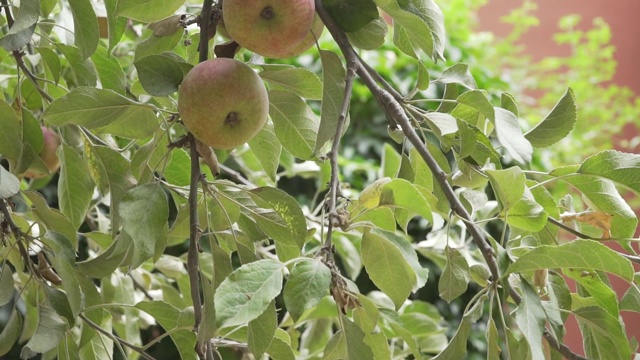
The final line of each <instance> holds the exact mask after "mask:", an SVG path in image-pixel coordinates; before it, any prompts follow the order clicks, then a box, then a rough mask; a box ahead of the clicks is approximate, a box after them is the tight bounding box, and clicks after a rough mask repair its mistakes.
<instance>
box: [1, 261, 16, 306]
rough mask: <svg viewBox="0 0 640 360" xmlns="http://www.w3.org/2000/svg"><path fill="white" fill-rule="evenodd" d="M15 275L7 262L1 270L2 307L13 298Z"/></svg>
mask: <svg viewBox="0 0 640 360" xmlns="http://www.w3.org/2000/svg"><path fill="white" fill-rule="evenodd" d="M13 291H14V289H13V275H12V273H11V268H10V267H9V265H8V264H7V263H6V262H5V263H4V264H3V265H2V267H1V268H0V306H3V305H5V304H7V303H8V302H9V301H11V299H12V298H13Z"/></svg>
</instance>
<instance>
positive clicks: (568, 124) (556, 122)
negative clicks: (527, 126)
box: [516, 88, 578, 148]
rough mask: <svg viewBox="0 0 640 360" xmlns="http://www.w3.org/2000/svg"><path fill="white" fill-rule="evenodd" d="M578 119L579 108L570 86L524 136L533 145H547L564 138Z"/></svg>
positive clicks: (538, 146)
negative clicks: (548, 111) (549, 110)
mask: <svg viewBox="0 0 640 360" xmlns="http://www.w3.org/2000/svg"><path fill="white" fill-rule="evenodd" d="M516 114H517V113H516ZM577 119H578V110H577V108H576V105H575V96H574V95H573V89H571V88H568V89H567V91H566V92H565V93H564V95H563V96H562V98H560V100H559V101H558V103H557V104H556V105H555V106H554V107H553V109H552V110H551V112H550V113H549V114H548V115H547V116H546V117H545V118H544V119H543V120H542V121H541V122H540V123H538V124H537V125H536V126H535V127H534V128H533V129H531V130H529V131H528V132H527V133H526V134H525V135H524V136H525V138H527V140H529V142H531V145H532V146H533V147H537V148H540V147H547V146H550V145H553V144H555V143H556V142H558V141H560V140H562V139H564V137H565V136H567V135H568V134H569V132H570V131H571V130H572V129H573V126H574V124H575V123H576V120H577Z"/></svg>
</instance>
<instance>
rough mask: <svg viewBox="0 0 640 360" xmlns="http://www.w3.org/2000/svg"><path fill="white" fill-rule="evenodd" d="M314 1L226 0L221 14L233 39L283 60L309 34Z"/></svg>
mask: <svg viewBox="0 0 640 360" xmlns="http://www.w3.org/2000/svg"><path fill="white" fill-rule="evenodd" d="M314 14H315V3H314V0H225V1H224V2H223V3H222V17H223V19H224V24H225V27H226V29H227V32H228V33H229V35H231V38H233V39H234V40H235V41H236V42H237V43H238V44H240V45H241V46H242V47H244V48H246V49H248V50H250V51H253V52H255V53H257V54H260V55H262V56H265V57H269V58H275V59H282V58H285V57H287V53H288V52H289V51H290V50H291V49H292V48H293V47H295V46H296V45H298V44H299V43H300V42H301V41H302V40H303V39H304V38H305V37H306V36H307V35H308V34H309V29H311V24H312V23H313V18H314Z"/></svg>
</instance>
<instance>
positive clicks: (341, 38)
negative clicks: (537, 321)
mask: <svg viewBox="0 0 640 360" xmlns="http://www.w3.org/2000/svg"><path fill="white" fill-rule="evenodd" d="M315 4H316V11H317V13H318V15H319V16H320V19H321V20H322V22H323V23H324V24H325V26H326V27H327V29H328V30H329V32H330V33H331V35H332V37H333V39H334V40H335V41H336V43H337V44H338V46H339V47H340V50H341V51H342V53H343V54H344V56H345V58H346V59H347V61H348V62H349V61H355V62H357V63H358V64H359V67H358V71H357V73H358V76H359V77H360V78H361V79H362V81H363V82H364V83H365V85H366V86H367V87H368V88H369V91H371V93H372V94H373V96H374V97H375V99H376V101H377V102H378V104H379V105H380V106H381V107H382V109H383V110H384V111H385V113H386V115H387V118H388V119H389V121H390V123H391V125H394V124H398V125H399V126H400V127H401V128H402V131H403V132H404V134H405V136H406V137H407V139H408V140H409V141H410V142H411V144H413V146H414V147H415V148H416V150H417V151H418V153H419V154H420V156H421V157H422V159H423V160H424V161H425V163H426V164H427V166H428V167H429V169H430V170H431V172H432V173H433V174H434V177H435V178H436V181H437V182H438V185H439V186H440V187H441V189H442V191H443V192H444V195H445V197H446V198H447V201H448V202H449V205H450V206H451V210H452V211H453V212H454V213H456V214H457V215H458V216H459V217H460V218H462V219H463V220H465V224H466V225H465V226H466V228H467V231H469V233H470V235H471V237H472V238H473V240H474V243H475V244H476V246H477V247H478V248H479V249H480V252H481V253H482V256H483V257H484V259H485V261H486V263H487V265H488V266H489V270H490V272H491V275H492V277H493V281H494V282H496V281H499V279H500V272H499V270H498V263H497V261H496V258H495V254H494V251H493V248H492V247H491V245H490V244H489V242H488V241H487V240H486V238H485V236H484V233H483V232H482V230H481V229H480V228H478V226H477V225H475V224H474V223H473V221H472V219H471V215H469V213H468V212H467V210H466V209H465V208H464V206H463V205H462V203H461V202H460V200H459V199H458V197H457V196H456V194H455V192H454V191H453V188H452V187H451V185H449V183H448V181H447V174H446V173H445V172H444V171H443V170H442V168H440V165H438V163H437V162H436V161H435V159H434V158H433V156H432V155H431V154H430V153H429V150H428V149H427V147H426V146H425V144H424V142H423V141H422V140H421V139H420V137H419V136H418V134H417V132H416V131H415V129H414V128H413V126H412V125H411V120H410V119H409V117H408V116H407V114H406V113H405V112H404V109H403V107H402V105H401V104H400V101H398V100H397V99H396V98H395V97H394V96H393V95H392V94H390V93H389V91H387V90H385V89H384V88H381V87H380V86H378V85H377V83H376V80H375V79H374V77H372V75H371V74H372V73H376V72H375V71H371V70H373V69H371V70H369V69H370V68H369V69H367V67H366V66H365V65H364V64H363V62H362V61H360V59H359V57H358V56H357V54H356V53H355V50H354V49H353V47H352V46H351V44H350V43H349V40H348V39H347V36H346V34H345V33H344V32H343V31H342V30H341V29H340V28H339V27H338V26H337V25H336V24H335V22H334V21H333V19H332V18H331V17H330V16H329V14H328V13H327V11H326V9H325V8H324V5H323V3H322V0H315ZM380 79H381V78H380V77H378V80H380ZM505 286H506V287H507V288H508V290H509V295H510V296H511V297H512V298H513V300H514V302H515V303H516V304H519V303H520V302H521V301H522V297H521V296H520V294H519V293H518V292H517V291H516V290H515V289H514V288H513V287H511V286H510V285H509V284H508V282H507V281H505ZM544 337H545V338H546V339H547V341H548V343H549V345H550V346H552V347H553V348H554V349H556V350H558V351H559V352H560V353H561V354H562V355H564V356H565V357H566V358H567V359H570V360H582V359H585V358H583V357H582V356H580V355H578V354H575V353H574V352H572V351H571V349H569V348H568V347H567V346H566V345H564V344H561V343H558V342H557V341H556V340H555V339H554V338H553V336H552V335H551V334H550V333H549V332H548V331H547V330H546V329H545V331H544Z"/></svg>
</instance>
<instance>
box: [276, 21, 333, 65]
mask: <svg viewBox="0 0 640 360" xmlns="http://www.w3.org/2000/svg"><path fill="white" fill-rule="evenodd" d="M322 31H324V24H323V23H322V20H320V17H319V16H318V14H316V15H315V17H314V18H313V24H312V25H311V30H310V31H309V33H308V34H307V36H305V38H304V39H302V41H301V42H299V43H298V44H297V45H295V46H294V47H292V48H291V49H289V51H286V52H284V53H283V54H282V57H281V58H283V59H284V58H291V57H294V56H298V55H300V54H302V53H303V52H305V51H307V50H309V48H311V47H312V46H314V45H315V44H316V41H317V39H319V38H320V35H322Z"/></svg>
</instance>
